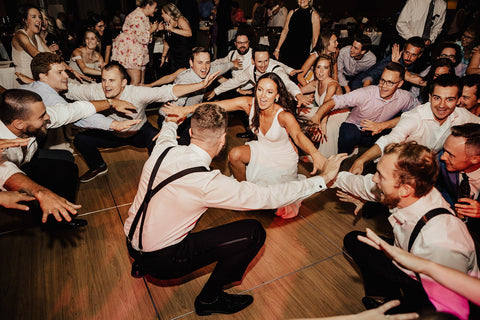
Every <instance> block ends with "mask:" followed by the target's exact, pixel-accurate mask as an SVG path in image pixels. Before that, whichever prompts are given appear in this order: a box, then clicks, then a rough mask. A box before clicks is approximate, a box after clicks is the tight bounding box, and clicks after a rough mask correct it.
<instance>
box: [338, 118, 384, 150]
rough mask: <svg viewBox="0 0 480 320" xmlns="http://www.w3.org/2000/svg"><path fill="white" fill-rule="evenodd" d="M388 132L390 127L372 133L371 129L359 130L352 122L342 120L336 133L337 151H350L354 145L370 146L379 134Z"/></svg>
mask: <svg viewBox="0 0 480 320" xmlns="http://www.w3.org/2000/svg"><path fill="white" fill-rule="evenodd" d="M389 132H390V129H387V130H383V131H382V132H380V133H379V134H376V135H373V136H372V134H371V131H361V130H360V129H358V127H357V126H356V125H354V124H353V123H348V122H344V123H342V124H341V125H340V132H339V134H338V153H348V154H350V153H352V151H353V149H355V146H357V145H359V146H363V147H368V148H369V147H371V146H373V144H374V143H375V141H377V140H378V138H380V137H381V136H383V135H385V134H387V133H389Z"/></svg>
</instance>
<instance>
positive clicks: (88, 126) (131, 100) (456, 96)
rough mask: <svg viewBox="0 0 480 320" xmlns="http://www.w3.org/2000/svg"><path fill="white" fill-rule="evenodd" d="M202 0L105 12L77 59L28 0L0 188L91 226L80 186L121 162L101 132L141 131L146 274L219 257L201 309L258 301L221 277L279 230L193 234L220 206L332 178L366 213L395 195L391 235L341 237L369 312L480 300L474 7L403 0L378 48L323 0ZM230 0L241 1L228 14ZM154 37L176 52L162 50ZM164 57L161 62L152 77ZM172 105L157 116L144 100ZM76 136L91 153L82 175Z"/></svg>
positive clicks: (479, 52) (293, 210)
mask: <svg viewBox="0 0 480 320" xmlns="http://www.w3.org/2000/svg"><path fill="white" fill-rule="evenodd" d="M188 3H189V1H185V2H182V4H181V5H180V3H179V6H178V7H177V6H176V5H175V4H173V3H165V4H163V5H161V6H160V5H159V3H158V2H157V1H156V0H144V1H140V3H139V6H138V7H137V8H136V9H135V10H134V11H132V12H131V13H129V14H128V15H126V16H124V17H123V18H124V19H123V26H122V32H121V33H120V34H119V35H118V36H116V37H115V38H113V37H112V34H111V33H110V31H107V29H106V21H105V20H104V19H103V18H101V17H100V16H98V15H95V14H92V15H91V16H90V17H89V23H88V24H89V26H88V28H87V29H86V30H85V32H84V33H83V36H82V38H81V39H82V40H83V42H82V44H81V45H80V46H79V47H78V48H75V49H74V50H73V51H72V53H71V57H70V59H68V58H67V57H66V56H65V55H64V54H63V53H62V48H61V46H60V44H59V43H58V41H57V40H55V39H58V38H56V37H55V31H54V24H56V25H57V28H58V29H61V28H62V25H63V24H62V21H61V19H60V18H61V17H59V19H57V20H60V21H57V22H55V23H54V22H53V21H52V20H53V19H51V18H48V16H47V15H46V13H45V12H44V11H42V10H40V9H38V8H36V7H34V6H25V7H22V9H21V10H20V16H21V21H22V25H21V26H20V28H19V30H18V31H17V32H16V33H15V34H14V37H13V40H12V59H13V62H14V64H15V68H16V72H17V76H18V78H19V80H20V81H21V82H22V85H20V86H19V88H18V89H10V90H6V91H5V92H3V94H2V99H1V105H0V121H1V122H0V138H1V139H0V148H1V149H2V151H3V153H2V158H1V160H0V184H1V185H2V189H3V190H5V191H2V192H0V204H1V205H2V206H4V207H7V208H12V209H20V210H29V211H32V212H38V214H39V216H41V221H42V222H43V223H47V224H49V225H51V226H53V227H56V228H73V229H74V228H79V227H83V226H85V225H86V224H87V221H85V220H82V219H75V218H74V217H73V216H74V215H75V214H76V213H77V210H78V209H79V205H77V204H75V199H76V192H77V185H78V183H79V182H82V183H88V182H89V181H91V180H93V179H95V178H96V177H98V176H100V175H103V174H107V172H108V164H107V163H106V162H105V161H104V159H103V158H102V156H101V153H100V151H99V148H105V147H108V148H115V147H119V146H124V145H132V146H135V147H139V148H145V149H146V150H148V153H149V154H150V158H149V159H148V161H147V162H146V164H145V168H144V171H143V172H142V176H141V178H140V183H139V189H138V192H137V195H136V197H135V199H134V200H133V204H132V207H131V208H130V210H129V217H128V219H127V220H126V222H125V234H126V235H127V238H128V243H127V246H128V252H129V254H130V256H131V257H132V258H133V259H134V263H133V265H132V275H133V276H136V277H141V276H143V275H146V274H149V275H151V276H154V277H157V278H159V279H172V278H178V277H180V276H183V275H186V274H188V273H191V272H192V271H194V270H196V269H198V268H201V267H202V266H205V265H208V264H210V263H212V262H214V261H218V263H217V266H216V268H215V270H214V271H213V272H212V274H211V276H210V278H209V279H208V281H207V283H206V284H205V286H204V288H203V289H202V291H201V292H200V294H199V295H198V297H197V299H196V300H195V310H196V312H197V314H199V315H208V314H211V313H216V312H219V313H234V312H237V311H240V310H242V309H243V308H245V307H247V306H248V305H249V304H250V303H252V301H253V297H251V296H249V295H233V294H227V293H225V292H224V291H223V287H224V286H225V285H227V284H229V283H232V282H234V281H238V280H241V278H242V277H243V275H244V273H245V270H246V269H247V267H248V265H249V263H250V262H251V261H252V259H253V258H254V257H255V256H256V254H257V252H258V251H259V250H260V248H261V247H262V245H263V243H264V241H265V236H266V234H265V230H264V229H263V227H262V226H261V225H260V224H259V223H258V222H257V221H255V220H253V219H252V220H242V221H238V222H235V223H231V224H228V225H224V226H220V227H216V228H212V229H208V230H204V231H201V232H195V233H192V232H191V230H192V229H193V228H194V226H195V224H196V221H198V219H199V217H200V216H201V215H202V214H203V213H204V212H205V211H206V209H207V208H209V207H218V208H228V209H235V210H253V209H275V211H274V212H275V214H276V215H278V216H280V217H282V218H284V219H289V218H293V217H295V216H297V215H298V213H299V210H301V209H300V208H301V202H302V200H303V199H305V198H306V197H308V196H310V195H312V194H313V193H315V192H318V191H321V190H324V189H326V188H327V187H337V188H339V189H341V191H339V197H340V199H341V200H342V201H350V202H353V203H355V205H356V206H357V210H359V209H360V208H361V207H364V208H363V210H364V211H368V210H369V209H368V208H372V206H369V205H365V206H364V204H365V203H366V202H379V203H381V204H382V206H383V209H384V211H390V215H389V217H388V222H389V223H390V224H391V225H392V228H393V234H394V238H392V239H383V240H382V239H381V238H379V237H377V236H376V235H375V234H373V233H372V232H370V231H369V232H367V233H366V234H365V233H360V232H357V231H354V232H351V233H349V234H347V235H346V236H345V239H344V245H345V250H346V252H347V253H348V254H349V255H350V256H351V257H352V259H353V260H354V261H355V263H356V264H357V265H358V267H359V269H360V271H361V273H362V277H363V281H364V285H365V293H366V296H365V297H364V298H363V299H362V302H363V303H364V305H365V306H366V308H367V309H373V310H372V311H369V312H370V313H368V312H367V313H362V314H359V315H357V317H358V319H361V318H362V317H363V318H365V319H368V317H369V316H372V315H373V313H376V314H383V313H384V312H386V311H387V310H388V309H389V308H391V307H394V309H393V310H392V312H394V313H408V314H405V315H403V317H402V319H414V318H416V317H418V315H417V314H416V313H417V312H418V313H423V312H424V311H429V310H430V311H431V310H438V311H445V312H449V313H451V314H453V315H455V316H456V317H458V319H468V317H469V314H475V312H478V311H476V309H475V308H478V307H473V308H472V309H470V307H469V301H471V302H473V303H474V304H477V305H478V303H479V301H478V297H479V296H480V285H479V281H478V279H476V278H478V277H479V276H480V272H479V268H478V260H477V255H476V250H475V244H477V245H478V244H479V242H478V240H479V239H480V203H479V202H478V197H479V196H480V118H479V115H480V91H479V90H480V71H479V70H480V22H479V21H478V17H479V16H478V14H479V12H478V11H477V12H471V16H472V17H473V21H470V20H472V19H470V20H469V19H467V18H464V19H463V21H468V22H469V23H470V24H468V25H467V24H464V25H463V26H460V27H459V26H458V23H457V24H456V25H455V26H456V27H457V28H458V30H459V31H457V32H456V33H451V34H450V33H449V32H448V26H446V24H445V23H444V22H445V16H446V3H445V2H444V1H443V0H434V1H426V0H408V1H407V2H406V4H405V6H404V8H403V10H402V11H401V13H400V16H399V17H398V20H397V23H396V30H397V35H396V37H394V38H393V41H392V42H391V43H390V44H389V46H387V47H386V48H387V49H386V52H384V54H382V53H381V52H380V53H379V51H378V50H374V49H373V48H374V47H375V45H373V43H372V38H371V36H370V35H369V34H368V32H366V31H367V30H366V29H364V27H365V25H363V27H362V24H358V25H357V24H356V20H355V18H353V17H350V15H349V14H346V15H345V17H344V19H342V20H343V21H340V22H341V23H340V24H341V25H349V30H350V32H352V30H353V31H354V32H352V33H353V34H352V35H351V36H350V37H347V38H345V37H341V35H340V34H339V33H338V32H336V30H337V29H336V27H335V24H327V23H323V19H322V16H325V15H324V14H322V13H321V12H319V11H317V10H316V9H315V8H314V7H312V4H311V2H310V1H308V0H298V6H297V7H296V8H294V9H292V10H290V11H288V10H287V9H286V8H285V6H284V3H283V1H281V0H280V1H277V0H269V1H257V2H255V5H254V7H253V10H252V14H251V17H252V24H253V26H254V27H252V26H250V25H248V24H247V23H246V18H245V12H244V11H243V10H242V8H240V7H239V6H238V3H235V4H233V5H232V4H231V3H230V1H224V0H215V1H213V2H210V1H199V3H198V5H197V2H196V1H194V4H193V8H194V10H191V9H192V6H190V7H189V4H188ZM419 6H425V10H423V11H422V10H421V9H419V8H420V7H419ZM182 8H183V11H182ZM195 10H196V11H197V15H196V16H197V18H198V17H199V16H201V17H202V18H205V19H211V21H212V26H211V29H210V37H211V38H210V41H209V44H210V45H209V47H208V48H204V47H200V46H195V41H196V38H195V35H196V27H197V25H198V23H196V24H192V21H195V19H194V16H195V15H192V13H191V12H192V11H195ZM462 10H463V9H462ZM221 12H229V13H231V14H228V15H226V16H227V18H228V19H230V20H231V21H229V22H230V23H231V25H229V24H228V23H225V22H224V21H223V22H222V19H225V14H221V15H219V13H221ZM220 16H221V18H220ZM475 19H476V20H475ZM325 20H326V21H328V19H325ZM231 26H236V27H237V29H236V35H235V36H234V39H233V43H232V46H231V50H230V51H228V50H227V51H225V53H226V54H222V53H223V51H224V50H223V49H219V48H218V47H216V46H215V45H214V44H215V43H217V44H218V43H222V45H225V43H226V42H225V41H224V40H223V39H224V34H223V32H224V29H228V28H230V27H231ZM63 27H65V26H64V25H63ZM255 27H256V28H255ZM267 27H272V28H278V27H280V28H281V31H280V32H279V37H278V41H277V42H276V43H271V44H270V46H269V45H266V44H265V43H262V44H259V43H258V42H259V41H258V38H259V37H258V36H257V34H256V31H259V30H264V28H267ZM451 28H452V30H453V24H452V27H451ZM272 30H275V29H272ZM363 31H365V32H363ZM259 32H260V31H259ZM262 32H263V31H262ZM67 34H68V32H67ZM157 36H162V37H163V38H164V46H163V51H162V54H161V57H160V59H159V61H151V60H152V55H151V51H150V49H151V48H150V47H151V45H150V44H151V43H152V40H153V38H154V37H157ZM455 37H458V39H457V38H455ZM52 39H53V40H52ZM212 39H213V41H212ZM217 39H222V40H220V42H218V41H217ZM67 40H68V39H67ZM339 42H341V44H340V43H339ZM212 48H214V49H215V50H216V54H217V56H218V57H219V58H218V59H215V60H212ZM66 60H69V63H68V64H67V63H66ZM149 63H150V65H151V64H152V63H157V64H159V66H160V67H161V68H162V70H163V74H162V75H163V76H162V77H160V78H159V79H156V81H154V82H153V83H151V84H148V85H147V84H145V83H144V82H145V73H146V69H147V66H148V65H149ZM96 81H98V82H99V83H96ZM85 82H89V83H85ZM169 83H172V84H169ZM158 103H160V104H162V107H161V108H160V109H159V115H158V122H157V127H155V126H153V125H152V124H151V123H150V122H149V121H148V120H147V116H146V113H145V109H146V108H147V106H149V105H152V104H157V105H158ZM227 112H228V113H230V114H231V116H233V117H237V118H239V119H240V121H241V122H242V124H243V126H244V128H245V132H242V133H239V134H237V136H238V137H239V138H243V139H246V140H248V141H246V143H245V145H242V146H237V147H235V148H233V149H232V150H231V151H230V152H229V154H228V162H229V165H230V169H231V173H232V177H227V176H225V175H223V174H222V173H221V172H219V171H218V170H211V169H210V168H209V166H210V163H211V161H212V159H213V158H214V157H215V156H217V155H218V154H219V153H220V151H221V150H222V149H223V148H224V146H225V143H226V129H227V126H228V124H227ZM79 128H80V129H79ZM70 141H73V145H74V146H75V148H76V149H77V150H78V152H79V153H80V155H81V156H82V157H83V159H84V160H85V162H86V163H87V165H88V171H87V172H85V173H81V174H80V176H79V173H78V168H77V166H76V165H75V163H74V160H73V156H72V153H71V147H70ZM299 154H301V155H303V156H302V157H300V156H299ZM347 157H351V158H352V159H351V161H350V166H348V165H347V163H349V162H348V161H345V163H343V164H342V162H343V161H344V160H345V159H346V158H347ZM299 159H301V160H302V161H305V162H311V163H312V165H313V169H312V171H311V175H313V177H311V178H306V177H305V176H303V175H300V174H298V172H297V168H298V161H299ZM341 164H342V169H343V170H344V171H341V172H340V173H338V171H339V170H340V166H341ZM347 166H348V167H347ZM52 171H54V172H56V174H55V175H51V174H50V172H52ZM317 174H318V175H317ZM177 179H179V181H176V180H177ZM157 193H158V194H157ZM178 194H182V195H183V196H182V199H181V200H180V199H179V198H178V196H177V195H178ZM25 203H27V205H25ZM370 210H371V209H370ZM437 216H438V217H437ZM39 219H40V218H39ZM430 220H432V221H430ZM139 222H140V224H139ZM366 237H368V238H366ZM474 239H475V240H474ZM475 241H477V242H476V243H475ZM389 243H390V244H394V246H393V247H392V246H391V245H390V244H389ZM377 249H382V250H384V251H386V253H387V254H388V255H389V256H390V257H392V258H393V259H394V260H395V261H396V262H392V260H391V259H390V258H389V257H387V256H386V255H385V254H384V253H382V252H381V251H378V250H377ZM403 250H404V251H408V252H410V254H409V253H406V252H404V251H403ZM416 259H427V260H428V261H429V262H418V260H416ZM167 261H168V263H167ZM421 261H425V260H421ZM423 264H426V265H427V266H423ZM420 265H422V266H421V267H420ZM444 267H448V268H444ZM466 275H467V276H466ZM452 279H458V281H461V282H462V283H465V285H462V286H456V285H455V281H456V280H455V281H454V280H452ZM397 299H398V300H400V301H401V304H400V305H398V302H395V300H397ZM382 305H383V306H382ZM477 316H478V314H477ZM347 318H348V316H345V319H347ZM392 319H393V316H392Z"/></svg>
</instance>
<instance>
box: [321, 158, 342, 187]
mask: <svg viewBox="0 0 480 320" xmlns="http://www.w3.org/2000/svg"><path fill="white" fill-rule="evenodd" d="M347 157H348V155H347V154H346V153H339V154H336V155H334V156H330V157H328V159H327V162H326V163H325V165H324V166H323V172H322V173H321V174H320V175H321V176H322V177H323V180H325V183H326V184H327V185H330V184H332V183H333V181H334V180H335V178H336V177H337V174H338V170H340V165H341V164H342V161H343V160H345V159H346V158H347Z"/></svg>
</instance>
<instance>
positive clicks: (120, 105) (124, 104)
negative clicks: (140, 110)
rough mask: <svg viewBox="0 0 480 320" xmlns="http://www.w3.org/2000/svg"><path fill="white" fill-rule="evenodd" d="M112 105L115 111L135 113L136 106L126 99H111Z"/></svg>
mask: <svg viewBox="0 0 480 320" xmlns="http://www.w3.org/2000/svg"><path fill="white" fill-rule="evenodd" d="M111 101H112V107H113V108H114V109H115V111H117V112H120V113H124V114H133V113H137V108H136V107H135V106H134V105H133V104H131V103H130V102H128V101H124V100H118V99H112V100H111Z"/></svg>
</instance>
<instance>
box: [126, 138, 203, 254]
mask: <svg viewBox="0 0 480 320" xmlns="http://www.w3.org/2000/svg"><path fill="white" fill-rule="evenodd" d="M172 148H173V146H172V147H168V148H167V149H165V151H163V153H162V154H161V155H160V157H159V158H158V160H157V162H156V163H155V166H154V168H153V170H152V174H151V176H150V180H149V181H148V187H147V192H146V193H145V198H144V199H143V202H142V204H141V205H140V207H139V208H138V210H137V213H136V214H135V218H134V219H133V222H132V225H131V226H130V231H129V232H128V240H129V241H130V242H131V241H132V239H133V235H134V233H135V229H136V228H137V225H138V222H139V220H140V218H141V219H142V220H141V223H140V230H139V235H138V248H139V249H140V252H141V251H142V249H143V244H142V235H143V225H144V223H145V216H146V213H147V208H148V204H149V202H150V200H151V199H152V198H153V196H154V195H155V194H156V193H157V192H159V191H160V190H161V189H162V188H163V187H165V186H166V185H167V184H169V183H170V182H173V181H175V180H177V179H180V178H181V177H184V176H186V175H188V174H190V173H194V172H206V171H210V170H209V169H207V168H205V167H203V166H198V167H193V168H188V169H184V170H182V171H180V172H177V173H175V174H174V175H172V176H170V177H168V178H166V179H165V180H163V181H162V182H160V183H159V184H158V185H157V186H156V187H155V188H153V189H152V185H153V182H154V181H155V177H156V176H157V172H158V169H159V167H160V164H161V163H162V161H163V159H164V158H165V156H166V155H167V153H168V152H169V151H170V149H172Z"/></svg>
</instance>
